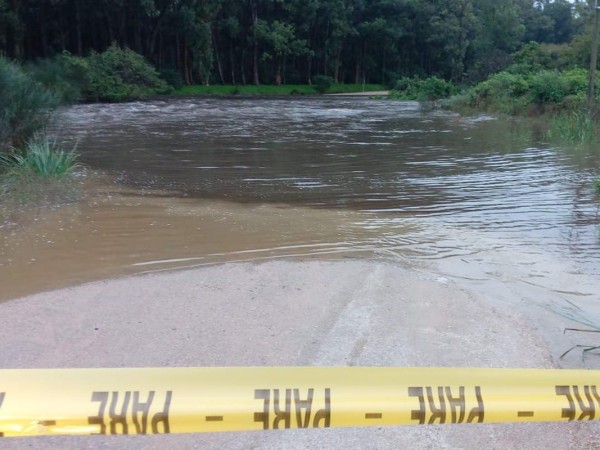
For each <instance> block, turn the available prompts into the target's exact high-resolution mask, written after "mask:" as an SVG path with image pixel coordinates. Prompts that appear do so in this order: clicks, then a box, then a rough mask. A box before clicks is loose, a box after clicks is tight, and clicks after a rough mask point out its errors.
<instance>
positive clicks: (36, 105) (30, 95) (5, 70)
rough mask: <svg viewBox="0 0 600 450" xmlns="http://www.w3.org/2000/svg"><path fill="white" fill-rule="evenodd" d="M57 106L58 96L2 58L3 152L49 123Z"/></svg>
mask: <svg viewBox="0 0 600 450" xmlns="http://www.w3.org/2000/svg"><path fill="white" fill-rule="evenodd" d="M57 105H58V100H57V98H56V96H55V95H53V94H52V93H51V92H49V91H48V90H47V89H45V88H44V86H42V85H41V84H40V83H37V82H36V81H34V80H33V79H32V78H31V77H30V76H29V75H27V74H26V73H25V72H24V71H23V69H22V68H21V67H20V66H18V65H17V64H15V63H13V62H10V61H8V60H7V59H5V58H3V57H0V152H2V151H4V152H6V151H8V149H9V148H10V147H13V146H14V147H19V146H21V145H23V144H24V143H25V141H26V140H27V139H29V138H30V137H31V136H32V135H33V134H34V133H35V132H36V131H37V130H39V129H41V128H43V127H44V126H45V125H46V123H47V121H48V119H49V115H50V112H51V110H52V109H53V108H54V107H55V106H57Z"/></svg>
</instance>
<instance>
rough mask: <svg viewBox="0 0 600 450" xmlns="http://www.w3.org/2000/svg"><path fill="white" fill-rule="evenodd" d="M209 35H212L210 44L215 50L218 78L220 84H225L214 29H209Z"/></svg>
mask: <svg viewBox="0 0 600 450" xmlns="http://www.w3.org/2000/svg"><path fill="white" fill-rule="evenodd" d="M210 35H211V37H212V44H213V48H214V50H215V61H217V70H218V72H219V78H220V80H221V84H225V77H224V76H223V67H221V58H220V57H219V46H218V45H217V37H216V36H215V31H214V30H211V32H210Z"/></svg>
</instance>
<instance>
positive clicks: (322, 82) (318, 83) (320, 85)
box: [313, 75, 334, 94]
mask: <svg viewBox="0 0 600 450" xmlns="http://www.w3.org/2000/svg"><path fill="white" fill-rule="evenodd" d="M313 82H314V83H315V89H316V91H317V92H318V93H319V94H324V93H325V92H327V91H328V90H329V88H330V87H331V85H332V84H333V82H334V80H333V78H331V77H329V76H327V75H317V76H316V77H314V78H313Z"/></svg>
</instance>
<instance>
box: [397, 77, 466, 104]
mask: <svg viewBox="0 0 600 450" xmlns="http://www.w3.org/2000/svg"><path fill="white" fill-rule="evenodd" d="M456 91H457V89H456V86H455V85H454V84H452V83H451V82H449V81H446V80H443V79H441V78H438V77H430V78H426V79H424V80H421V79H418V78H408V77H404V78H401V79H399V80H398V81H396V85H395V86H394V89H393V91H392V93H391V94H390V96H391V97H392V98H396V99H402V100H420V101H423V100H430V101H431V100H438V99H440V98H447V97H450V96H451V95H454V94H456Z"/></svg>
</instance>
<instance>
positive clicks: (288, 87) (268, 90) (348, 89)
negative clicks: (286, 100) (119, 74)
mask: <svg viewBox="0 0 600 450" xmlns="http://www.w3.org/2000/svg"><path fill="white" fill-rule="evenodd" d="M385 89H386V87H385V86H384V85H382V84H341V83H335V84H332V85H331V86H330V87H329V89H328V90H327V94H345V93H353V92H369V91H383V90H385ZM174 94H175V95H181V96H194V95H241V96H245V95H248V96H252V95H266V96H268V95H274V96H276V95H283V96H285V95H316V94H317V91H316V89H315V87H314V86H311V85H308V84H283V85H281V86H275V85H266V84H265V85H259V86H255V85H245V86H231V85H212V86H204V85H193V86H183V87H182V88H180V89H178V90H176V91H175V92H174Z"/></svg>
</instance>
